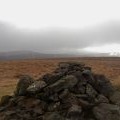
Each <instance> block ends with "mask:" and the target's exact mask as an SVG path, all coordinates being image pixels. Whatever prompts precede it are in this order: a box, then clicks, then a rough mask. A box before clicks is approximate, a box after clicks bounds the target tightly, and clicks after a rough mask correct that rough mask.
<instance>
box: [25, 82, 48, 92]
mask: <svg viewBox="0 0 120 120" xmlns="http://www.w3.org/2000/svg"><path fill="white" fill-rule="evenodd" d="M46 86H47V84H46V83H45V82H44V81H42V80H41V81H35V82H34V83H32V84H31V85H30V86H29V87H28V88H27V91H28V92H30V93H37V92H39V91H41V90H42V89H43V88H44V87H46Z"/></svg>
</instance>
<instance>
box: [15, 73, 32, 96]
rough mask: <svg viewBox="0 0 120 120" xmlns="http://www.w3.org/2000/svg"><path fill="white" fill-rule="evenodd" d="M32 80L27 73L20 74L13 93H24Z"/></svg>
mask: <svg viewBox="0 0 120 120" xmlns="http://www.w3.org/2000/svg"><path fill="white" fill-rule="evenodd" d="M33 82H34V79H33V78H32V77H30V76H28V75H25V76H22V77H21V78H20V80H19V82H18V84H17V86H16V90H15V95H16V96H19V95H26V94H27V88H28V87H29V86H30V85H31V84H32V83H33Z"/></svg>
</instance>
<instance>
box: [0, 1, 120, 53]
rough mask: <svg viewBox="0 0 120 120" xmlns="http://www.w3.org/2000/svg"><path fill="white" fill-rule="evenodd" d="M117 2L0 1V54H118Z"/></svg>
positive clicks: (119, 3)
mask: <svg viewBox="0 0 120 120" xmlns="http://www.w3.org/2000/svg"><path fill="white" fill-rule="evenodd" d="M119 12H120V0H0V51H14V50H31V51H38V52H46V53H77V52H78V53H79V52H84V51H89V52H102V53H106V52H120V13H119Z"/></svg>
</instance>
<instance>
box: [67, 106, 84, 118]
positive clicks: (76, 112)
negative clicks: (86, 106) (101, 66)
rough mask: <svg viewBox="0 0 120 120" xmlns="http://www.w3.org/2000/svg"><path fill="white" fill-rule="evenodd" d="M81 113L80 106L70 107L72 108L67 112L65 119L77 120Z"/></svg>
mask: <svg viewBox="0 0 120 120" xmlns="http://www.w3.org/2000/svg"><path fill="white" fill-rule="evenodd" d="M81 113H82V108H81V106H78V105H72V107H71V108H70V109H69V110H68V114H67V118H69V119H70V120H71V119H72V120H79V119H80V116H81Z"/></svg>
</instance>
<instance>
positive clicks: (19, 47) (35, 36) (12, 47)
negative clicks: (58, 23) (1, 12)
mask: <svg viewBox="0 0 120 120" xmlns="http://www.w3.org/2000/svg"><path fill="white" fill-rule="evenodd" d="M108 44H118V45H119V44H120V23H119V22H108V23H103V24H101V25H98V26H94V27H91V28H86V29H67V28H44V29H40V30H27V29H18V28H16V27H15V26H13V25H11V24H8V23H4V22H0V58H2V57H4V56H9V57H10V56H15V54H16V53H17V54H18V55H21V54H22V55H23V56H31V57H33V56H41V55H42V56H44V55H45V56H46V55H48V56H49V54H50V56H51V55H52V56H54V55H61V54H62V55H66V54H68V56H69V55H75V56H76V55H77V56H78V55H79V56H87V55H88V56H102V55H103V56H109V55H110V53H103V52H101V53H97V52H96V51H94V52H89V51H85V50H84V49H85V48H87V47H95V46H102V45H108ZM10 51H11V53H12V54H11V53H10ZM13 51H16V52H13ZM19 51H22V53H20V52H19ZM27 51H29V52H27ZM30 51H32V52H30ZM33 51H34V52H33ZM2 52H4V53H2ZM7 52H8V54H7ZM40 54H41V55H40ZM119 54H120V53H119V52H117V53H116V54H111V55H116V56H119ZM16 56H17V55H16ZM45 56H44V57H45Z"/></svg>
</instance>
